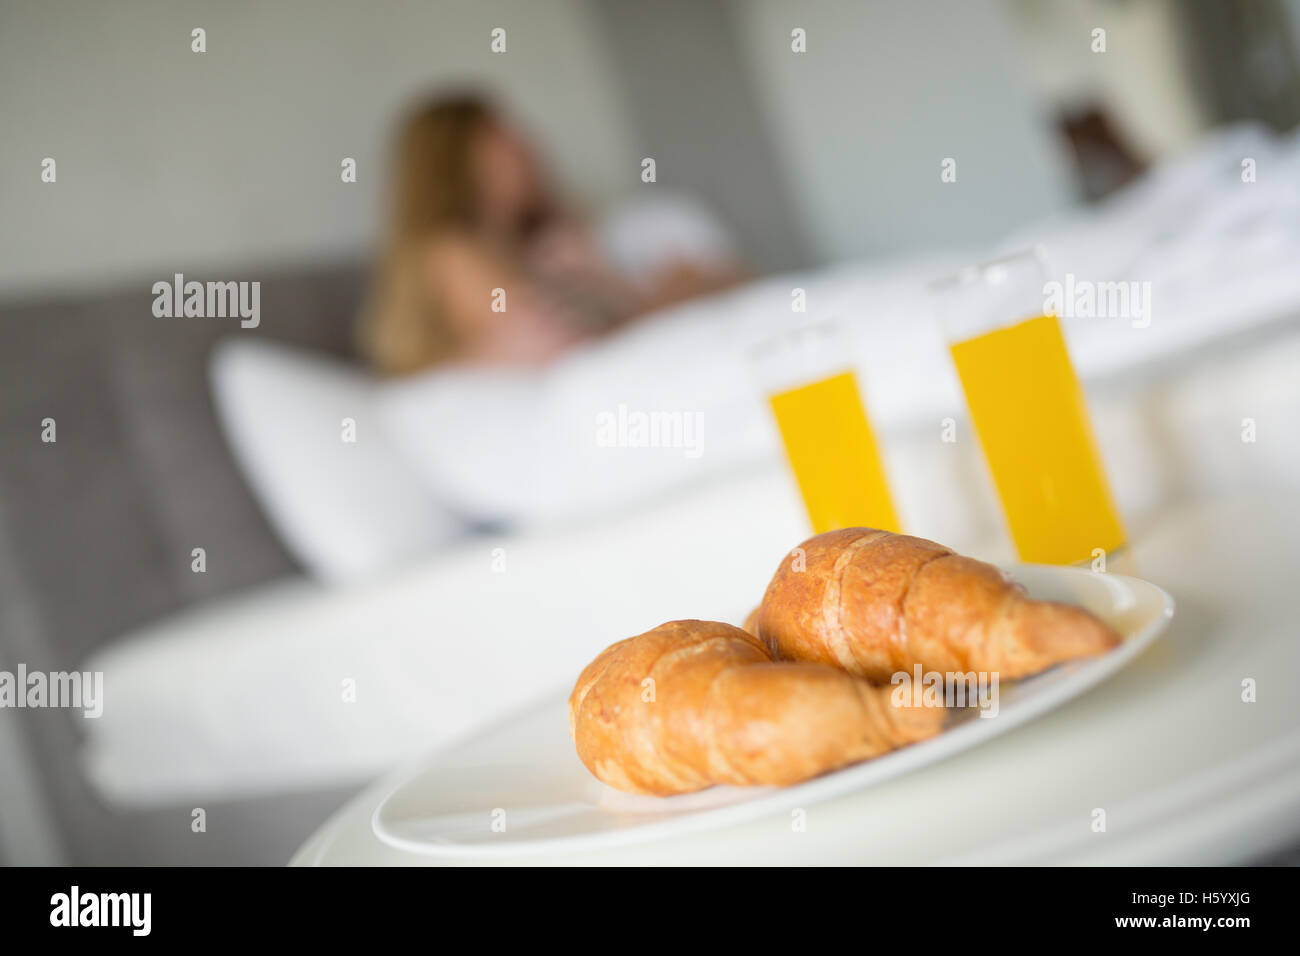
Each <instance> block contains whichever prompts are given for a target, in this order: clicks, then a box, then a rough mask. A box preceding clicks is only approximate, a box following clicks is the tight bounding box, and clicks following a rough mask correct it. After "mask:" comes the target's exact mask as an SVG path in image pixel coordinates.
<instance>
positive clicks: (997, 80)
mask: <svg viewBox="0 0 1300 956" xmlns="http://www.w3.org/2000/svg"><path fill="white" fill-rule="evenodd" d="M731 10H732V14H733V16H734V17H735V20H736V22H737V24H738V25H739V29H740V32H741V37H742V41H741V42H742V44H743V46H744V49H745V51H746V54H747V56H748V61H749V66H750V72H751V74H752V76H753V79H754V82H756V83H757V84H758V87H759V95H760V98H761V99H762V101H763V102H764V103H765V106H766V111H767V115H768V118H769V122H770V124H771V127H772V132H773V138H774V140H775V141H776V143H777V146H778V148H779V149H780V150H781V152H782V157H783V160H784V162H785V163H786V165H787V169H788V173H787V175H788V179H789V180H790V182H792V183H793V184H794V189H795V191H796V197H795V198H796V202H797V204H798V205H799V207H800V209H801V211H802V214H803V215H804V217H805V219H806V225H807V232H808V234H809V235H810V236H811V237H812V238H813V241H814V242H815V243H816V245H817V247H818V251H819V252H820V254H821V256H822V257H824V258H831V259H835V258H845V257H851V256H858V255H866V254H871V253H877V252H882V251H889V250H895V249H906V248H918V247H926V246H933V245H934V244H935V243H941V242H945V241H951V242H967V241H984V240H991V239H996V238H997V237H999V236H1001V235H1003V234H1004V233H1006V232H1007V231H1009V230H1010V229H1011V228H1013V227H1014V226H1016V225H1018V224H1020V223H1022V222H1024V221H1025V220H1027V219H1029V218H1032V217H1035V216H1039V215H1043V214H1046V213H1049V212H1052V211H1054V210H1056V209H1059V208H1060V207H1062V206H1063V205H1064V204H1065V203H1066V202H1068V200H1069V198H1070V195H1071V194H1070V186H1069V185H1068V181H1067V178H1066V172H1065V169H1066V167H1065V165H1064V162H1063V159H1062V157H1061V155H1060V154H1059V152H1058V147H1057V146H1056V145H1055V141H1054V140H1053V138H1052V136H1051V134H1050V133H1049V132H1048V131H1047V130H1046V129H1045V128H1044V127H1042V126H1040V125H1039V124H1038V123H1037V122H1036V120H1035V116H1036V112H1035V111H1036V106H1035V104H1034V102H1033V101H1032V100H1031V98H1030V92H1029V87H1028V83H1027V82H1026V77H1025V76H1023V75H1021V74H1020V73H1019V72H1018V65H1019V63H1020V62H1021V60H1022V56H1021V51H1020V50H1019V49H1018V47H1017V41H1016V38H1015V36H1014V35H1013V33H1012V31H1011V28H1010V24H1009V20H1008V16H1007V10H1006V8H1005V7H1004V5H1003V4H1002V3H1001V2H999V0H926V2H924V3H921V2H908V0H874V2H869V3H867V2H862V0H819V2H817V3H808V4H791V3H787V2H783V0H732V2H731ZM795 27H802V28H803V29H804V30H806V31H807V35H808V52H807V53H804V54H795V53H792V52H791V50H790V31H791V30H792V29H793V28H795ZM945 157H953V158H955V159H956V160H957V182H956V183H952V184H944V183H941V182H940V179H939V169H940V163H941V161H942V160H943V159H944V158H945Z"/></svg>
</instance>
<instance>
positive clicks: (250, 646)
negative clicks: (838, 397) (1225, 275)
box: [82, 324, 1300, 805]
mask: <svg viewBox="0 0 1300 956" xmlns="http://www.w3.org/2000/svg"><path fill="white" fill-rule="evenodd" d="M1297 367H1300V324H1296V325H1292V326H1291V327H1290V331H1289V334H1283V335H1274V336H1272V337H1270V338H1269V339H1268V340H1266V341H1263V342H1261V343H1258V344H1257V345H1256V346H1254V347H1250V348H1245V349H1238V350H1235V351H1232V352H1225V353H1224V354H1222V355H1215V356H1208V357H1202V359H1201V360H1199V361H1198V362H1196V363H1191V364H1187V365H1185V366H1183V367H1178V368H1175V369H1171V370H1167V371H1166V373H1164V374H1163V375H1162V376H1160V377H1159V378H1158V379H1157V380H1155V381H1149V380H1145V379H1144V380H1140V381H1135V382H1132V383H1129V384H1124V383H1120V384H1117V385H1116V386H1114V387H1112V388H1109V389H1106V390H1105V391H1103V392H1101V393H1099V394H1097V395H1094V396H1093V408H1094V419H1095V424H1096V430H1097V433H1098V438H1099V441H1100V443H1101V445H1102V449H1103V453H1104V456H1105V458H1106V462H1107V467H1108V471H1109V473H1110V475H1111V478H1112V483H1113V485H1114V487H1115V491H1116V495H1117V497H1118V499H1119V503H1120V507H1121V510H1122V511H1123V513H1124V515H1125V519H1126V521H1127V523H1128V527H1129V530H1130V532H1132V533H1133V534H1134V535H1135V536H1140V535H1141V534H1142V532H1143V529H1144V528H1146V527H1148V526H1150V524H1151V522H1152V520H1153V519H1154V518H1155V516H1156V515H1157V514H1158V512H1159V509H1161V508H1164V507H1166V506H1167V505H1169V504H1172V503H1175V502H1178V501H1180V500H1187V499H1189V498H1192V497H1195V496H1213V495H1217V494H1222V493H1228V492H1232V491H1235V490H1240V489H1251V488H1276V487H1295V486H1298V485H1300V445H1297V443H1296V442H1295V441H1294V440H1293V439H1294V422H1295V421H1296V420H1297V418H1300V386H1298V385H1297V384H1296V380H1295V375H1294V370H1295V369H1296V368H1297ZM1245 417H1249V418H1252V419H1253V420H1254V422H1255V425H1256V429H1257V441H1255V442H1253V443H1248V442H1243V441H1242V440H1241V427H1242V419H1243V418H1245ZM885 448H886V456H887V464H888V467H889V469H890V472H891V478H892V486H893V489H894V492H895V495H896V496H897V498H898V500H899V504H900V511H901V513H902V515H903V520H904V522H905V524H906V526H907V527H908V529H909V530H910V531H912V532H913V533H916V534H919V535H923V536H927V537H932V538H935V539H937V540H940V541H943V542H944V543H945V544H948V545H950V546H953V547H956V548H958V549H959V550H963V551H967V552H970V553H974V554H977V555H979V556H982V557H985V558H987V559H990V560H1004V559H1008V558H1010V557H1011V552H1010V547H1009V545H1008V543H1007V541H1006V538H1005V536H1004V535H1002V534H1001V533H1000V530H999V528H1000V519H999V517H998V513H997V510H996V504H995V502H994V499H993V496H992V493H991V491H990V489H989V485H988V482H987V479H986V478H985V477H984V473H983V466H982V463H981V459H980V456H979V452H978V449H977V446H976V444H975V442H974V441H973V440H972V439H971V436H970V435H969V434H967V433H966V432H965V431H964V430H961V431H959V434H958V441H957V442H956V443H955V444H946V443H944V442H941V441H940V440H939V436H938V430H937V429H934V430H914V431H911V432H905V433H902V434H898V435H895V436H891V438H890V440H889V441H887V442H886V443H885ZM805 535H806V525H805V523H804V518H803V514H802V510H801V505H800V503H799V501H798V498H797V495H796V492H795V490H794V486H793V482H792V481H791V480H790V479H789V477H788V475H787V474H786V471H785V469H784V466H783V465H782V464H781V463H780V462H779V461H778V460H776V459H775V458H773V459H770V460H768V461H766V462H764V463H762V464H759V465H756V466H751V467H748V468H744V469H740V470H738V471H734V472H731V473H729V474H724V475H721V476H719V477H718V479H717V480H715V481H712V482H708V483H705V484H703V485H701V486H699V487H697V488H695V489H693V490H691V491H690V492H689V493H686V494H680V495H675V496H671V497H668V498H661V499H657V500H655V501H653V502H651V503H650V504H648V505H646V506H643V507H641V508H638V509H636V510H635V511H633V512H630V513H624V514H622V515H621V516H619V517H617V518H614V519H612V520H611V519H606V520H591V521H587V522H583V523H580V524H577V525H574V524H570V525H569V526H568V527H567V528H552V529H549V530H538V531H535V532H531V533H526V534H522V535H520V536H518V537H513V538H488V537H484V538H481V539H477V540H474V541H472V542H470V543H468V544H466V545H464V546H460V547H458V548H457V550H456V551H454V552H451V553H448V554H446V555H443V556H440V557H437V558H433V559H429V560H426V561H423V562H421V563H419V564H418V565H416V566H414V567H411V568H408V569H406V570H404V571H401V572H399V573H397V574H394V575H391V576H389V577H387V578H384V579H382V580H376V581H372V582H370V583H366V584H362V585H354V586H350V587H346V588H339V589H328V588H325V587H322V586H320V585H316V584H312V583H309V582H306V581H291V582H284V583H279V584H275V585H271V586H268V587H265V588H263V589H261V590H260V591H257V592H254V593H251V594H249V595H247V596H243V597H236V598H233V599H229V600H226V601H222V602H219V603H216V604H213V605H209V606H206V607H202V608H199V609H196V610H193V611H190V612H187V613H185V614H182V615H180V616H178V617H175V618H172V619H170V620H167V621H164V622H161V623H159V624H157V625H155V626H153V627H150V628H147V629H146V630H144V631H143V632H140V633H138V634H136V635H134V636H131V637H128V638H126V639H124V640H122V641H120V642H117V643H116V644H114V645H113V646H111V647H109V648H108V649H106V650H105V651H103V652H102V653H100V654H98V655H97V656H96V657H95V658H94V659H92V660H91V661H90V662H89V663H88V665H87V666H88V667H90V668H92V669H96V670H102V671H103V672H104V674H105V707H104V714H103V716H102V717H101V718H100V719H98V720H94V721H84V722H82V723H83V724H85V725H86V726H85V730H86V733H87V734H88V738H87V745H86V750H85V766H86V770H87V773H88V774H89V776H90V778H91V780H92V781H93V782H94V784H95V785H96V786H97V787H98V788H99V790H100V791H101V792H102V793H103V794H104V795H105V796H106V797H107V798H109V799H110V800H114V801H117V802H121V803H125V804H130V805H147V804H161V803H169V802H176V801H182V800H191V799H199V798H208V799H212V798H216V797H219V796H234V795H239V794H251V793H261V792H268V791H276V790H284V789H291V788H299V787H309V786H313V785H318V784H321V785H323V784H329V783H339V782H344V781H361V780H363V779H365V778H367V777H369V776H373V775H375V774H378V773H380V772H382V771H383V770H385V769H386V768H388V767H390V766H392V765H394V764H396V763H397V762H398V761H400V760H402V759H404V758H406V757H409V756H411V755H413V754H416V753H419V752H420V751H422V750H425V749H428V748H431V747H433V746H435V745H437V744H438V743H439V742H440V741H442V740H446V739H448V738H450V737H452V736H455V735H458V734H459V733H461V732H463V731H465V730H468V729H469V728H471V727H473V726H475V725H478V724H481V723H483V722H486V721H489V720H491V719H493V718H494V717H495V716H498V715H500V714H501V713H502V712H503V711H505V710H507V709H510V708H513V707H516V706H518V705H519V704H520V703H521V702H524V701H527V700H529V699H531V698H535V697H540V696H542V695H543V694H545V693H547V692H548V691H552V690H553V689H554V688H556V687H560V686H564V685H566V684H568V683H569V682H571V681H572V680H573V679H574V676H575V675H576V674H577V673H578V671H579V669H580V668H581V667H582V666H583V665H585V664H586V662H587V661H588V660H589V659H590V658H591V657H592V656H593V655H594V654H595V653H596V651H598V650H600V649H601V648H602V647H604V646H605V645H606V644H608V643H610V642H611V641H613V640H616V639H618V638H621V637H626V636H630V635H632V634H635V633H638V632H639V631H642V630H645V629H647V628H649V627H652V626H654V625H656V624H659V623H661V622H663V621H665V620H670V619H673V618H678V617H703V618H710V617H712V618H720V619H725V620H733V621H739V620H740V619H741V618H742V617H743V616H744V615H745V614H746V613H747V612H748V611H749V609H750V608H751V607H752V605H753V604H754V602H756V601H757V600H758V598H759V597H760V596H761V593H762V589H763V587H764V586H765V585H766V583H767V579H768V577H769V576H770V574H771V572H772V570H773V569H774V568H775V566H776V564H777V563H778V562H779V560H780V558H781V556H782V554H783V553H784V551H785V550H786V549H787V548H789V547H791V546H792V545H793V544H795V543H796V542H798V541H799V540H801V538H803V537H804V536H805ZM497 549H501V550H500V551H498V550H497ZM502 560H503V561H504V565H503V567H504V570H500V571H497V570H494V562H499V561H502ZM1189 560H1199V558H1197V557H1195V556H1193V557H1191V558H1189ZM496 566H502V565H500V564H497V565H496ZM1157 583H1158V582H1157ZM345 680H352V681H355V687H356V702H355V703H346V702H345V701H344V697H343V682H344V681H345Z"/></svg>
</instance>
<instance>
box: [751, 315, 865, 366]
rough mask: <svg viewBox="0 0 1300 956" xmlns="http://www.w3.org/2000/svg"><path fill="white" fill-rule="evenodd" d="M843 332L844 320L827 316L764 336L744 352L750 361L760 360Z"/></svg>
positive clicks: (834, 316)
mask: <svg viewBox="0 0 1300 956" xmlns="http://www.w3.org/2000/svg"><path fill="white" fill-rule="evenodd" d="M845 331H846V325H845V322H844V318H843V317H842V316H840V315H829V316H827V317H825V318H821V319H812V320H810V321H806V322H800V323H799V324H798V325H794V326H791V327H790V328H786V329H781V330H780V331H777V332H772V333H771V334H769V335H765V336H763V338H761V339H759V340H758V341H757V342H753V343H751V344H750V346H749V347H748V348H747V349H746V352H747V353H748V355H749V358H750V359H751V360H761V359H763V358H767V357H769V356H770V355H772V354H774V353H778V352H781V351H784V350H788V349H792V348H798V347H799V346H801V345H809V344H812V343H813V342H816V341H818V340H823V339H826V338H830V337H832V336H834V335H835V334H836V333H843V332H845Z"/></svg>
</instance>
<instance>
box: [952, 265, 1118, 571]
mask: <svg viewBox="0 0 1300 956" xmlns="http://www.w3.org/2000/svg"><path fill="white" fill-rule="evenodd" d="M1046 275H1047V274H1046V269H1045V267H1044V265H1043V262H1042V259H1041V257H1040V256H1039V254H1038V253H1037V252H1026V253H1021V254H1018V255H1014V256H1009V257H1007V258H1004V259H998V260H995V261H992V262H986V263H983V264H981V265H976V266H970V267H968V268H966V269H963V270H961V271H960V272H958V273H957V274H955V275H953V276H949V277H948V278H946V279H941V280H939V281H938V282H936V283H934V284H933V285H932V289H933V290H934V292H935V295H936V304H937V307H938V314H939V319H940V322H941V324H942V325H943V327H944V333H945V335H946V336H947V339H948V345H949V349H950V351H951V353H952V359H953V362H954V364H955V365H956V366H957V375H958V376H959V377H960V379H961V384H962V389H963V390H964V391H965V393H966V403H967V405H968V406H969V407H970V415H971V420H972V422H973V423H974V426H975V432H976V434H977V435H978V436H979V441H980V445H981V446H982V447H983V449H984V457H985V459H986V461H987V462H988V466H989V470H990V472H992V475H993V483H994V485H995V486H996V487H997V492H998V497H999V499H1001V502H1002V509H1003V512H1004V514H1005V516H1006V520H1007V525H1008V528H1009V530H1010V532H1011V537H1012V540H1013V541H1014V542H1015V545H1016V550H1017V552H1019V554H1020V558H1021V560H1022V561H1032V562H1037V563H1042V564H1075V563H1078V562H1083V561H1090V560H1094V559H1095V558H1096V557H1097V556H1098V555H1099V554H1109V553H1112V552H1114V551H1116V550H1118V549H1120V548H1122V547H1123V545H1124V540H1125V539H1124V526H1123V524H1122V522H1121V520H1120V516H1119V512H1118V511H1117V510H1116V508H1115V502H1114V499H1113V498H1112V497H1111V492H1110V487H1109V485H1108V483H1107V481H1106V473H1105V471H1104V469H1103V468H1102V462H1101V457H1100V455H1099V454H1098V451H1097V443H1096V441H1095V439H1094V438H1093V434H1092V425H1091V422H1090V420H1089V417H1088V408H1087V405H1086V403H1085V401H1084V396H1083V389H1082V387H1081V386H1080V385H1079V380H1078V378H1077V377H1076V376H1075V374H1074V367H1073V366H1072V365H1071V364H1070V355H1069V352H1068V351H1067V349H1066V345H1065V337H1064V336H1063V335H1062V333H1061V325H1060V321H1059V320H1058V318H1057V317H1056V316H1055V315H1051V314H1049V313H1048V312H1047V310H1046V308H1045V298H1046V296H1045V292H1044V283H1045V280H1046Z"/></svg>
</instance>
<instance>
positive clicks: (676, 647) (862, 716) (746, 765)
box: [569, 621, 945, 796]
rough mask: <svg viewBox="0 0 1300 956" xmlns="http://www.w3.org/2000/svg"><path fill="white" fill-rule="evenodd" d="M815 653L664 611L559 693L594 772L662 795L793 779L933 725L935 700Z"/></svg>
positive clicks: (889, 746)
mask: <svg viewBox="0 0 1300 956" xmlns="http://www.w3.org/2000/svg"><path fill="white" fill-rule="evenodd" d="M892 690H893V688H889V687H875V686H872V685H871V684H869V683H867V682H866V681H863V680H860V679H859V678H856V677H853V676H851V675H849V674H846V673H844V671H841V670H837V669H836V668H833V667H826V666H823V665H821V664H798V663H785V664H778V663H774V662H773V660H772V654H771V652H770V651H769V650H768V649H767V647H766V646H764V645H763V643H762V642H761V641H759V640H758V639H757V638H755V637H754V636H753V635H751V634H747V633H746V632H744V631H742V630H741V629H740V628H737V627H732V626H731V625H730V624H720V623H716V622H713V621H670V622H669V623H667V624H661V625H660V626H659V627H656V628H654V629H653V630H649V631H646V632H645V633H644V634H641V635H638V636H637V637H631V638H628V639H627V640H623V641H619V642H618V643H617V644H614V645H612V646H610V647H608V648H606V649H605V650H604V651H603V652H601V654H600V655H599V656H598V657H597V658H596V659H595V660H594V661H592V662H591V663H590V664H588V665H587V667H586V669H584V670H583V672H582V675H581V676H580V677H579V678H578V683H577V684H576V685H575V686H574V688H573V693H572V694H571V695H570V696H569V731H570V733H571V734H572V736H573V740H574V743H575V744H576V745H577V750H578V756H579V757H580V758H581V760H582V762H583V763H584V764H585V765H586V767H587V769H588V770H590V771H591V772H592V774H594V775H595V776H596V777H597V778H598V779H600V780H602V781H604V782H605V783H607V784H609V785H610V786H611V787H616V788H617V789H619V790H626V791H630V792H632V793H645V794H655V795H658V796H667V795H670V794H676V793H688V792H691V791H695V790H702V789H704V788H705V787H709V786H712V785H714V784H732V785H738V786H745V785H761V784H774V785H784V784H791V783H797V782H799V781H801V780H806V779H808V778H810V777H815V776H817V775H818V774H822V773H825V772H827V771H830V770H834V769H836V768H838V767H843V766H846V765H848V764H851V763H856V762H858V761H861V760H867V759H869V758H871V757H875V756H878V755H880V754H883V753H885V752H887V751H890V750H893V749H895V748H897V747H901V746H904V745H905V744H910V743H913V742H914V741H918V740H922V739H924V738H926V737H930V736H932V735H934V734H935V733H937V732H938V730H939V727H940V725H941V724H942V723H943V719H944V714H945V712H944V710H943V708H941V707H924V706H921V705H919V704H912V703H900V704H898V705H895V704H893V703H891V700H890V695H891V692H892Z"/></svg>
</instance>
